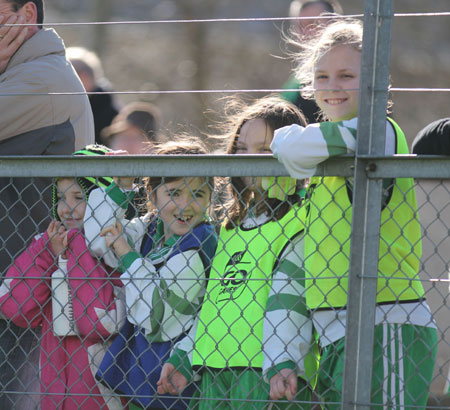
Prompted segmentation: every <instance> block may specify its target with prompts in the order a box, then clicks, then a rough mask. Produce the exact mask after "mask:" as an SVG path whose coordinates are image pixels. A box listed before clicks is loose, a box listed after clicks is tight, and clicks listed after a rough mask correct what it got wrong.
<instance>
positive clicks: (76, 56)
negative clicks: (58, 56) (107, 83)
mask: <svg viewBox="0 0 450 410" xmlns="http://www.w3.org/2000/svg"><path fill="white" fill-rule="evenodd" d="M66 57H67V59H68V60H69V61H70V62H71V63H72V65H73V68H74V69H75V71H76V72H77V74H78V77H80V80H81V82H82V83H83V86H84V89H85V90H86V91H87V92H90V91H93V90H94V89H95V88H96V87H97V86H98V85H99V84H100V83H101V82H102V81H104V73H103V67H102V63H101V61H100V59H99V58H98V56H97V54H96V53H94V52H93V51H90V50H88V49H87V48H84V47H68V48H67V49H66Z"/></svg>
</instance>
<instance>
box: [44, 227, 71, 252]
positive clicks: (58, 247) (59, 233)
mask: <svg viewBox="0 0 450 410" xmlns="http://www.w3.org/2000/svg"><path fill="white" fill-rule="evenodd" d="M47 235H48V237H49V239H50V247H51V251H52V252H53V254H54V255H55V256H59V255H61V254H63V253H64V252H65V251H66V246H67V240H66V245H65V244H64V239H66V238H67V231H66V228H65V227H64V225H63V224H62V223H61V222H59V221H55V220H53V221H51V222H50V224H49V226H48V228H47Z"/></svg>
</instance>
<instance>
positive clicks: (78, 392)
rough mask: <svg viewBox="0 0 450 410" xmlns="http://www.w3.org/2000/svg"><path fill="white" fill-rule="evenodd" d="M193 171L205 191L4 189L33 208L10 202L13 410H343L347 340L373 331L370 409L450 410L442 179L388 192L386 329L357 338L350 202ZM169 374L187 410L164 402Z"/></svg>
mask: <svg viewBox="0 0 450 410" xmlns="http://www.w3.org/2000/svg"><path fill="white" fill-rule="evenodd" d="M217 158H218V159H217V160H216V162H217V163H218V165H217V169H220V167H221V165H220V162H221V161H220V157H217ZM27 161H31V160H30V159H26V158H25V159H23V164H24V165H23V168H22V169H23V170H25V169H26V168H27V166H26V163H27ZM61 161H62V162H63V163H65V166H67V167H68V169H69V168H70V163H71V161H74V160H73V159H65V160H61ZM112 161H114V160H112ZM116 161H117V160H116ZM186 161H187V162H188V163H189V161H190V166H188V167H186V174H187V175H189V176H188V177H175V176H174V172H176V171H175V170H176V168H177V166H176V164H174V165H173V166H170V164H169V163H167V164H166V167H162V168H160V174H165V175H166V176H165V177H162V178H160V177H151V178H150V179H149V180H146V179H142V178H139V179H130V178H125V177H122V178H119V179H117V178H116V181H115V182H111V181H112V179H110V178H104V177H103V178H89V177H85V176H86V175H108V173H110V171H111V169H108V168H109V167H110V165H109V164H108V162H110V161H108V160H107V161H98V160H94V161H92V160H90V161H89V162H86V164H88V165H87V166H85V167H84V168H83V169H82V171H80V170H78V172H77V175H79V177H77V178H76V179H73V178H70V177H64V178H62V177H61V178H58V179H57V180H55V179H53V180H52V179H41V178H37V177H33V178H30V179H25V178H23V179H17V178H12V177H4V178H2V187H1V190H2V192H3V193H4V192H6V190H9V191H10V195H9V197H10V198H11V197H12V195H11V192H14V194H15V197H16V199H15V200H13V201H10V202H6V201H5V200H4V198H5V195H3V194H2V195H1V197H0V198H1V199H0V203H1V210H2V214H1V215H0V221H1V224H2V258H1V262H2V264H3V272H4V274H3V283H2V286H1V288H0V311H1V314H2V318H3V319H2V320H0V325H1V330H0V332H1V333H0V335H1V336H0V343H1V346H0V355H1V356H2V364H1V366H2V369H1V371H2V375H3V380H6V381H7V382H6V383H4V384H3V385H2V386H1V393H2V396H1V408H5V409H6V408H8V409H16V408H17V409H19V408H36V409H38V408H42V409H47V408H86V409H87V408H92V409H95V408H104V409H116V408H126V406H131V407H132V406H137V407H138V408H139V407H143V408H164V409H166V408H167V409H168V408H186V407H188V408H211V409H212V408H231V409H239V408H241V409H253V408H254V409H260V408H261V409H262V408H274V409H276V408H304V409H307V408H319V407H318V406H319V404H320V403H321V405H322V406H323V407H324V408H330V409H332V408H340V407H341V390H342V380H343V376H342V372H343V360H344V354H347V355H353V354H354V352H345V353H344V350H345V345H344V340H345V332H347V337H348V335H349V334H352V332H354V333H356V332H357V331H358V330H360V329H365V328H367V327H373V326H375V336H374V350H373V357H366V358H365V359H364V361H363V362H360V363H359V364H358V365H359V366H369V365H370V364H372V366H373V368H374V373H373V377H372V394H371V402H370V403H369V406H370V408H378V406H380V404H379V403H382V406H384V407H389V408H399V409H413V408H425V407H426V406H427V402H428V407H429V408H447V406H448V398H449V396H448V389H449V364H450V363H449V360H448V357H449V353H450V344H449V342H448V341H449V340H450V339H449V331H450V330H449V327H450V322H449V320H448V317H449V311H448V310H449V308H448V306H449V300H448V294H449V288H448V285H449V274H448V272H449V269H448V268H449V267H448V258H447V253H448V249H450V247H449V239H448V233H449V221H450V206H449V205H448V204H449V203H450V185H449V183H448V180H446V179H439V178H441V175H440V172H441V171H442V170H439V168H437V167H436V169H435V178H436V179H432V180H429V179H427V180H425V179H416V181H415V182H413V180H412V179H406V178H403V179H396V180H394V179H392V178H393V177H395V175H391V177H392V178H390V179H389V180H388V181H387V182H386V183H385V184H384V195H383V201H382V209H383V210H382V220H381V235H380V238H381V239H380V251H379V258H378V259H379V260H378V262H379V267H378V286H377V306H376V315H375V317H374V318H371V317H365V316H364V315H362V316H361V320H360V321H357V322H348V323H346V322H347V321H346V301H347V296H348V299H351V298H352V297H354V296H353V295H352V294H351V293H349V294H347V292H348V286H347V282H348V266H349V263H350V251H349V249H350V236H349V233H350V232H351V229H352V228H351V207H352V205H351V201H354V198H352V192H351V185H350V184H345V183H344V184H342V185H340V186H339V187H338V188H337V189H335V190H334V191H331V190H330V189H329V188H327V185H326V184H322V182H323V181H321V180H320V179H319V178H318V177H315V178H314V179H313V180H312V181H311V183H310V184H309V186H308V187H307V188H306V190H305V189H304V186H303V183H299V182H297V183H295V184H293V183H292V181H291V180H288V179H287V178H275V177H261V176H260V175H263V174H264V172H267V170H268V169H270V168H271V167H272V170H274V169H273V164H274V162H275V161H274V160H269V159H265V160H262V162H261V163H260V164H259V166H256V167H255V168H254V170H253V172H249V171H248V169H246V167H247V165H245V164H244V163H245V161H244V160H242V161H241V163H242V169H239V166H237V167H235V168H234V169H233V170H232V172H231V171H230V172H229V173H230V175H233V177H232V178H227V177H223V174H221V175H220V176H221V178H214V177H213V175H212V173H213V171H212V170H211V169H209V170H208V169H207V167H204V168H202V161H201V160H199V159H198V158H197V159H192V158H191V159H187V160H186ZM206 161H207V159H205V163H206ZM264 161H265V162H264ZM345 161H347V159H342V160H341V163H343V164H346V163H348V162H345ZM392 161H395V160H394V159H393V160H392ZM397 161H398V160H397ZM175 162H176V161H175ZM338 162H339V160H338ZM74 163H75V162H74ZM91 165H92V167H91ZM94 165H95V166H94ZM52 166H54V167H55V166H56V165H55V164H53V165H49V164H46V163H44V161H42V164H41V165H40V166H39V164H38V165H36V164H35V165H34V170H33V173H34V174H35V175H47V173H50V172H52V170H51V167H52ZM49 167H50V168H49ZM102 167H103V169H102ZM404 168H405V167H404V166H403V170H402V172H406V173H407V172H408V170H406V171H405V169H404ZM406 168H410V170H411V173H413V170H414V173H415V174H417V173H420V170H419V171H418V170H417V168H414V165H411V164H409V166H407V167H406ZM194 169H195V170H194ZM72 170H73V167H72ZM2 171H5V172H4V174H8V172H10V171H7V170H6V169H3V168H2ZM53 171H54V170H53ZM116 171H117V172H116V174H121V173H122V174H123V175H126V174H127V173H128V174H129V169H128V170H127V169H126V168H124V167H122V169H120V167H117V168H116ZM341 171H342V173H345V172H346V170H345V167H341ZM427 172H429V171H427ZM24 173H25V171H23V172H22V173H19V176H23V175H24ZM202 173H203V175H209V176H208V177H198V176H196V175H201V174H202ZM248 173H253V174H254V175H255V176H254V177H245V178H244V177H243V179H244V180H245V185H244V186H245V188H242V186H241V187H240V186H239V184H237V183H236V177H237V176H238V175H243V174H248ZM441 173H442V172H441ZM274 174H275V175H277V172H276V170H275V171H274ZM325 174H326V167H325ZM154 175H156V174H154ZM332 175H333V174H332ZM416 176H417V175H416ZM101 181H102V182H101ZM405 181H409V185H408V184H405ZM133 182H134V185H133ZM132 185H133V189H132V190H130V188H131V186H132ZM322 185H323V186H322ZM249 187H250V188H249ZM252 187H253V188H252ZM137 188H140V189H137ZM320 189H325V190H327V195H328V197H329V200H328V202H327V203H325V204H323V209H328V210H330V209H334V211H333V212H328V214H327V213H326V212H322V211H321V207H319V206H318V204H317V202H316V200H315V195H317V192H318V191H319V190H320ZM305 192H306V194H305ZM286 193H288V194H292V195H286ZM414 196H416V197H417V206H416V205H415V200H414ZM269 197H270V198H269ZM322 197H323V195H322ZM278 198H282V199H278ZM301 198H303V199H301ZM343 198H348V200H347V202H345V201H344V200H343ZM30 200H31V201H30ZM242 209H243V210H244V211H242ZM38 210H40V212H41V215H42V216H41V219H39V218H35V219H34V220H38V221H39V223H36V222H34V223H32V222H30V221H31V217H32V215H33V214H32V213H33V212H37V211H38ZM242 212H243V213H242ZM13 213H16V214H17V213H21V214H22V215H23V219H22V220H21V223H20V224H18V225H15V226H13V225H12V224H11V220H12V217H11V215H12V214H13ZM330 214H333V215H334V216H333V218H331V219H330V217H329V215H330ZM33 216H35V215H33ZM52 220H53V222H51V221H52ZM319 231H320V232H322V234H320V235H318V234H316V232H319ZM323 232H325V234H324V233H323ZM387 266H388V267H389V269H388V268H387ZM375 272H376V271H375ZM417 273H418V275H417ZM422 287H423V290H422ZM428 305H429V307H430V310H428V308H427V307H428ZM405 324H409V325H410V326H409V327H408V326H406V327H405V326H400V325H405ZM436 330H437V336H436ZM393 335H397V336H399V337H397V336H393ZM394 341H397V342H398V343H395V342H394ZM169 357H170V358H169ZM166 360H168V362H167V363H170V364H167V363H166V365H165V367H164V369H165V370H164V371H166V372H169V373H167V374H169V375H170V376H169V377H168V378H167V379H166V383H167V384H168V385H170V386H171V387H172V388H173V389H178V390H179V394H178V395H171V394H168V393H167V392H166V393H160V394H159V393H157V392H156V388H157V381H158V380H159V379H160V376H161V368H162V367H163V365H164V363H165V362H166ZM336 360H337V361H341V364H340V365H337V366H336V363H335V361H336ZM171 372H172V373H171ZM5 375H6V378H5ZM279 375H283V376H284V377H285V379H284V380H283V379H280V381H281V383H282V385H283V386H285V385H286V383H288V384H289V385H290V383H293V380H295V383H296V386H297V388H296V389H295V390H293V391H294V394H293V396H294V397H293V400H292V401H288V400H286V398H281V397H280V398H279V399H273V397H272V399H271V398H270V397H269V392H270V389H271V387H272V388H273V389H275V387H274V386H273V385H271V382H272V383H275V380H276V378H277V377H278V376H279ZM290 377H291V378H292V379H289V378H290ZM185 383H187V387H186V388H185V389H183V387H184V384H185ZM169 389H170V387H169ZM312 391H313V393H312ZM324 400H325V401H324ZM376 403H378V404H376ZM379 408H382V407H379Z"/></svg>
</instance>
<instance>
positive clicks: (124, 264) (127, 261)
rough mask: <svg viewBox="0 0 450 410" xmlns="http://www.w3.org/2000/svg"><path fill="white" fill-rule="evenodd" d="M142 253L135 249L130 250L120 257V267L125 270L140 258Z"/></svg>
mask: <svg viewBox="0 0 450 410" xmlns="http://www.w3.org/2000/svg"><path fill="white" fill-rule="evenodd" d="M140 258H141V255H140V254H139V253H137V252H135V251H132V252H128V253H126V254H125V255H123V256H121V257H120V258H119V269H120V270H121V271H122V272H125V271H126V270H128V269H129V268H130V266H131V265H132V264H133V262H134V261H135V260H136V259H140Z"/></svg>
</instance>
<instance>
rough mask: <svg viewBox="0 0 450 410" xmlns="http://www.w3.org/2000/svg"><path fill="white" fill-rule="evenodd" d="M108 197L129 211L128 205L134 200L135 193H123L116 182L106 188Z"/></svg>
mask: <svg viewBox="0 0 450 410" xmlns="http://www.w3.org/2000/svg"><path fill="white" fill-rule="evenodd" d="M106 193H107V194H108V196H109V197H110V198H111V199H112V200H113V201H114V202H115V203H116V204H117V205H118V206H120V207H121V208H122V209H128V204H129V202H130V201H131V200H133V198H134V195H135V194H136V192H135V191H126V192H124V191H122V189H120V188H119V187H118V186H117V185H116V184H115V183H114V182H113V183H111V185H110V186H109V187H108V188H106Z"/></svg>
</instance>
